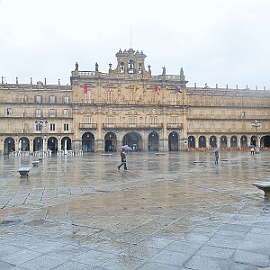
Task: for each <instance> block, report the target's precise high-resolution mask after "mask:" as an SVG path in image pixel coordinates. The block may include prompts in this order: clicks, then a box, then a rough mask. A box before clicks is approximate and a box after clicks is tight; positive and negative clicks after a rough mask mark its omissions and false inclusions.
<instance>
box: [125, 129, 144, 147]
mask: <svg viewBox="0 0 270 270" xmlns="http://www.w3.org/2000/svg"><path fill="white" fill-rule="evenodd" d="M122 145H128V146H129V147H131V148H132V149H133V150H134V151H142V150H143V147H142V137H141V135H140V134H139V133H137V132H129V133H127V134H126V135H125V136H124V137H123V140H122Z"/></svg>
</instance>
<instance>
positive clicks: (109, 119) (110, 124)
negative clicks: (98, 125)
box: [107, 116, 115, 127]
mask: <svg viewBox="0 0 270 270" xmlns="http://www.w3.org/2000/svg"><path fill="white" fill-rule="evenodd" d="M114 122H115V121H114V117H112V116H108V117H107V124H108V127H113V126H114Z"/></svg>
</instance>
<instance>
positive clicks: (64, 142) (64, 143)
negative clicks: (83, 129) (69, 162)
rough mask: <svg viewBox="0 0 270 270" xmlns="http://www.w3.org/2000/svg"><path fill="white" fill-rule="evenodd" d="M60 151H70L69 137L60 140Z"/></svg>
mask: <svg viewBox="0 0 270 270" xmlns="http://www.w3.org/2000/svg"><path fill="white" fill-rule="evenodd" d="M61 150H63V151H68V150H72V149H71V139H70V138H69V137H64V138H62V140H61Z"/></svg>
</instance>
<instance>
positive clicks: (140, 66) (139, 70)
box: [138, 63, 142, 74]
mask: <svg viewBox="0 0 270 270" xmlns="http://www.w3.org/2000/svg"><path fill="white" fill-rule="evenodd" d="M138 73H139V74H142V63H139V69H138Z"/></svg>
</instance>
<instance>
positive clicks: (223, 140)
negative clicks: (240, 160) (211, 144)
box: [220, 135, 228, 148]
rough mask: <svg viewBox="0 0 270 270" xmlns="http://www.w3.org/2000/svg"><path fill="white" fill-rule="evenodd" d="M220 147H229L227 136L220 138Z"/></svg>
mask: <svg viewBox="0 0 270 270" xmlns="http://www.w3.org/2000/svg"><path fill="white" fill-rule="evenodd" d="M220 147H223V148H226V147H228V142H227V137H226V136H225V135H223V136H221V137H220Z"/></svg>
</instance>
